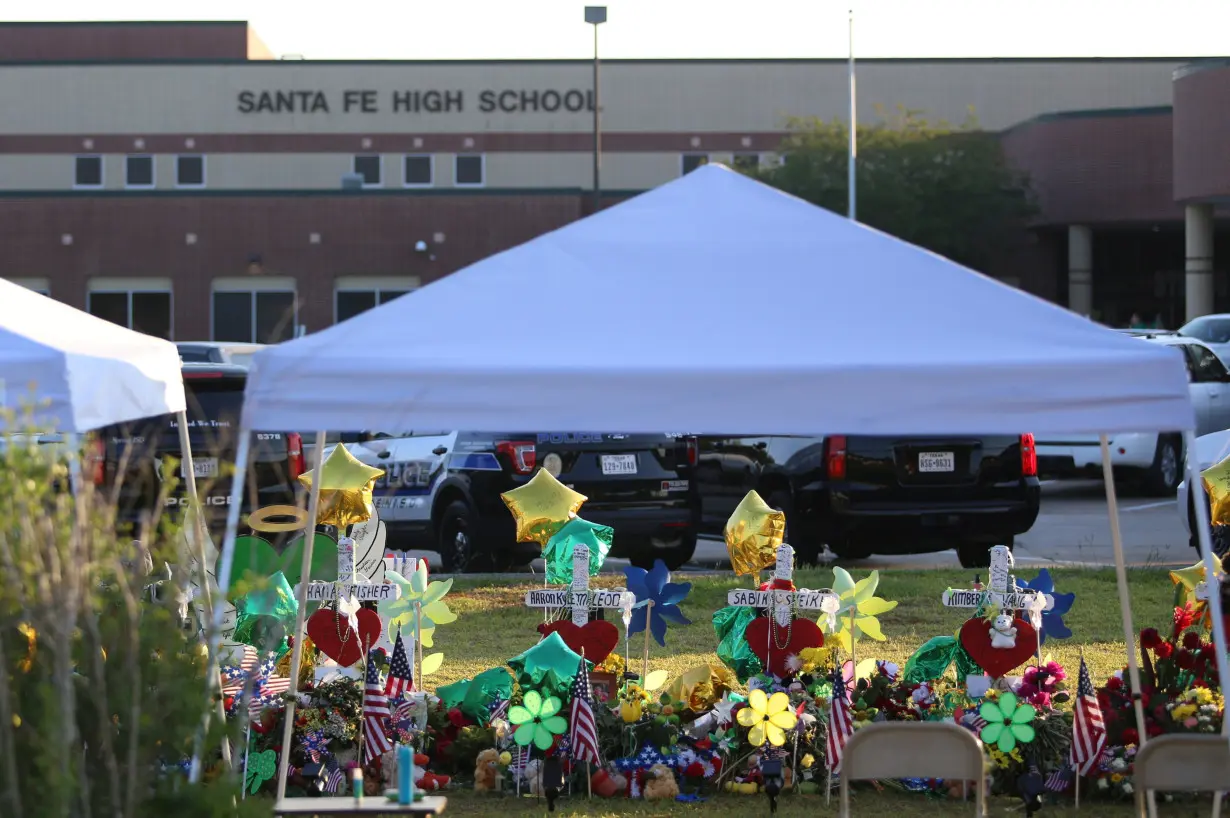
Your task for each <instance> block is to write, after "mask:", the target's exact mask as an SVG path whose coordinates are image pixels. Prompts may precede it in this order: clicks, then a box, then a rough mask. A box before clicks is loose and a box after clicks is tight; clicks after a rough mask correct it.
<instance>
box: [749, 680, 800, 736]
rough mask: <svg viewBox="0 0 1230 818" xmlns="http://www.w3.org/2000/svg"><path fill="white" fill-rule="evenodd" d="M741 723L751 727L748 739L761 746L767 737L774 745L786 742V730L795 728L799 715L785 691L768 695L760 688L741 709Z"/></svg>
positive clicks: (753, 692) (754, 691)
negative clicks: (791, 705) (796, 713)
mask: <svg viewBox="0 0 1230 818" xmlns="http://www.w3.org/2000/svg"><path fill="white" fill-rule="evenodd" d="M738 718H739V724H742V725H743V726H744V727H747V728H750V729H749V730H748V732H747V740H748V741H749V742H751V743H752V745H753V746H756V747H759V746H761V745H762V744H764V743H765V740H766V739H767V740H768V742H769V743H770V744H772V745H773V746H774V747H781V746H782V745H783V744H785V743H786V731H787V730H793V729H794V726H795V724H797V723H798V721H799V717H798V716H796V715H795V713H794V711H793V710H791V709H790V697H789V696H787V695H786V694H785V693H780V692H779V693H774V694H773V696H772V697H769V696H766V695H765V692H764V691H763V690H761V689H760V688H756V689H755V690H753V691H752V692H751V693H750V694H749V695H748V697H747V707H745V708H743V709H742V710H740V711H739V716H738Z"/></svg>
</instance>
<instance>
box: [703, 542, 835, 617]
mask: <svg viewBox="0 0 1230 818" xmlns="http://www.w3.org/2000/svg"><path fill="white" fill-rule="evenodd" d="M773 579H775V580H781V581H783V582H790V583H793V581H794V548H793V547H792V546H790V545H787V544H786V543H782V544H781V545H779V546H778V547H777V563H776V565H775V567H774V569H773ZM726 604H727V605H730V606H732V607H738V608H770V607H771V608H772V609H773V619H774V621H776V622H777V624H778V625H779V626H781V627H783V628H784V627H786V626H787V625H789V624H790V619H791V617H793V616H794V611H796V610H804V611H822V612H823V613H824V616H825V618H826V619H827V620H828V624H829V630H830V631H831V630H832V629H833V627H834V625H835V624H836V621H837V619H836V617H837V612H838V611H839V610H841V599H840V597H838V596H837V594H835V593H833V592H832V591H829V590H823V591H809V590H806V589H804V588H800V589H799V590H797V591H787V590H785V589H774V590H769V591H759V590H757V591H753V590H746V589H742V588H739V589H736V590H734V591H731V592H730V593H729V594H727V596H726Z"/></svg>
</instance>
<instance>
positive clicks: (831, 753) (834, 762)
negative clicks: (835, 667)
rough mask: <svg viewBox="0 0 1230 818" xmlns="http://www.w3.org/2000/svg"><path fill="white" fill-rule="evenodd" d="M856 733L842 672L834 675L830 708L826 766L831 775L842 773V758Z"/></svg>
mask: <svg viewBox="0 0 1230 818" xmlns="http://www.w3.org/2000/svg"><path fill="white" fill-rule="evenodd" d="M853 733H854V722H853V721H852V720H851V718H850V703H849V702H848V701H847V700H846V686H845V684H844V683H843V679H842V676H841V673H840V672H837V673H835V674H833V701H832V703H831V704H830V706H829V735H828V744H827V746H826V751H827V752H826V753H825V758H824V764H825V766H826V767H828V771H829V772H830V773H839V772H841V757H842V754H843V753H845V751H846V741H848V740H849V738H850V736H851V735H853Z"/></svg>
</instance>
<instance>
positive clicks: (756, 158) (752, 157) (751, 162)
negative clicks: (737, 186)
mask: <svg viewBox="0 0 1230 818" xmlns="http://www.w3.org/2000/svg"><path fill="white" fill-rule="evenodd" d="M758 167H760V154H758V153H736V154H735V170H738V171H742V172H743V173H748V172H750V171H753V170H756V169H757V168H758ZM685 172H686V171H685Z"/></svg>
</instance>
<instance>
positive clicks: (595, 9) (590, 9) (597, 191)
mask: <svg viewBox="0 0 1230 818" xmlns="http://www.w3.org/2000/svg"><path fill="white" fill-rule="evenodd" d="M585 22H587V23H589V24H590V25H592V26H593V27H594V212H595V213H597V212H598V208H599V207H600V206H601V201H602V181H601V178H602V177H601V173H602V171H601V167H602V131H601V129H600V127H599V123H600V119H599V117H600V112H601V111H602V100H601V98H600V97H599V94H598V26H600V25H602V24H603V23H605V22H606V6H586V7H585Z"/></svg>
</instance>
